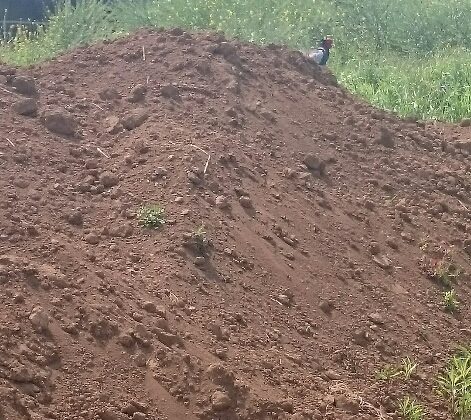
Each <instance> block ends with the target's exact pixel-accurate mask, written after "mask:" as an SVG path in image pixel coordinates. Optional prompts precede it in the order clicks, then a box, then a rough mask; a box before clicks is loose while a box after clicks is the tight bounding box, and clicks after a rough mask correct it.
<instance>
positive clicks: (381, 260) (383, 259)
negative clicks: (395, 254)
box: [373, 255, 392, 270]
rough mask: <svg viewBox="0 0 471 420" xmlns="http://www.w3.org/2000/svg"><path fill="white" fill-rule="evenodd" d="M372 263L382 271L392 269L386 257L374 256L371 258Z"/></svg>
mask: <svg viewBox="0 0 471 420" xmlns="http://www.w3.org/2000/svg"><path fill="white" fill-rule="evenodd" d="M373 261H374V262H375V263H376V264H378V265H379V266H380V267H381V268H382V269H383V270H389V269H390V268H391V267H392V262H391V260H390V259H389V258H388V257H386V255H375V256H373Z"/></svg>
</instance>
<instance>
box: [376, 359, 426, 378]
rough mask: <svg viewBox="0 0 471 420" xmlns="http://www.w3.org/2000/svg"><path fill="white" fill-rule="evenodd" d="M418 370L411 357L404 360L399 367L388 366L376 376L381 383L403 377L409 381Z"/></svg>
mask: <svg viewBox="0 0 471 420" xmlns="http://www.w3.org/2000/svg"><path fill="white" fill-rule="evenodd" d="M416 369H417V363H415V362H414V361H413V360H412V359H411V358H410V357H405V358H404V359H402V361H401V364H400V365H399V366H392V365H386V366H384V367H383V368H382V369H380V370H379V371H378V372H377V374H376V379H379V380H381V381H392V380H393V379H395V378H398V377H400V376H403V377H404V379H406V380H407V379H409V378H410V377H411V375H412V374H413V373H414V371H415V370H416Z"/></svg>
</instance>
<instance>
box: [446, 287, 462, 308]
mask: <svg viewBox="0 0 471 420" xmlns="http://www.w3.org/2000/svg"><path fill="white" fill-rule="evenodd" d="M443 306H444V308H445V311H447V312H450V313H453V312H456V311H457V310H458V308H459V302H458V299H457V297H456V292H455V289H451V290H447V291H446V292H445V293H443Z"/></svg>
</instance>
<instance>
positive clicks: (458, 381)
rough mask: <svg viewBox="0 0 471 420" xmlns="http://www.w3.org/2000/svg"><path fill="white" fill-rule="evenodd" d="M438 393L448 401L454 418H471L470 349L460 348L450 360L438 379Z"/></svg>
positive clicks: (462, 419) (464, 419)
mask: <svg viewBox="0 0 471 420" xmlns="http://www.w3.org/2000/svg"><path fill="white" fill-rule="evenodd" d="M438 391H439V393H440V395H442V396H443V397H444V398H446V399H447V400H448V401H449V404H450V410H451V412H452V414H453V415H454V416H455V417H456V418H458V419H459V420H466V419H470V418H471V348H469V347H463V348H461V349H460V350H459V351H458V353H457V354H455V355H454V356H453V357H452V358H451V359H450V361H449V362H448V365H447V366H446V368H445V370H444V372H443V373H442V374H441V375H440V376H439V378H438Z"/></svg>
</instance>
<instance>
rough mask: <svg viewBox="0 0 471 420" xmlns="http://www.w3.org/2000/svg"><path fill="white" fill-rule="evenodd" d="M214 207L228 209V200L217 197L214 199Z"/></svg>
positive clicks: (223, 197)
mask: <svg viewBox="0 0 471 420" xmlns="http://www.w3.org/2000/svg"><path fill="white" fill-rule="evenodd" d="M216 207H217V208H219V209H227V208H229V200H228V198H227V197H226V196H224V195H218V196H217V197H216Z"/></svg>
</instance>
